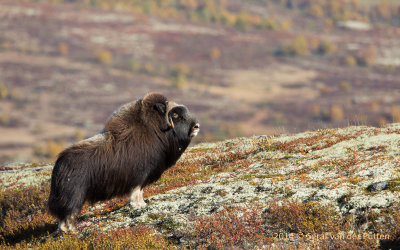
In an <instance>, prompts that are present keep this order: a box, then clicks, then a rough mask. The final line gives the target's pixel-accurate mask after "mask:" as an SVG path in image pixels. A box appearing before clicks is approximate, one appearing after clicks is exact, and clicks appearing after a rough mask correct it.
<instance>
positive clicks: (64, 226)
mask: <svg viewBox="0 0 400 250" xmlns="http://www.w3.org/2000/svg"><path fill="white" fill-rule="evenodd" d="M58 229H59V230H60V231H61V232H64V233H66V232H68V228H67V224H66V223H65V220H61V221H60V222H59V223H58Z"/></svg>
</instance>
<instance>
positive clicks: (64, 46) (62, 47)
mask: <svg viewBox="0 0 400 250" xmlns="http://www.w3.org/2000/svg"><path fill="white" fill-rule="evenodd" d="M58 52H59V53H60V54H61V55H64V56H65V55H67V54H68V45H67V44H66V43H60V44H59V45H58Z"/></svg>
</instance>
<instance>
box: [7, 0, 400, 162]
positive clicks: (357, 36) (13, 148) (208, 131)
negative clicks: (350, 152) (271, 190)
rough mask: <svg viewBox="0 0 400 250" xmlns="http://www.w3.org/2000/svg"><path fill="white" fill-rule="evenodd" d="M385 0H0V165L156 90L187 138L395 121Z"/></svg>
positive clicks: (77, 135) (398, 83) (391, 26)
mask: <svg viewBox="0 0 400 250" xmlns="http://www.w3.org/2000/svg"><path fill="white" fill-rule="evenodd" d="M399 69H400V3H399V2H398V1H396V0H392V1H390V0H387V1H384V0H382V1H380V0H246V1H244V0H118V1H114V0H64V1H63V0H42V1H34V0H24V1H17V0H0V166H1V165H3V164H4V163H8V162H15V161H49V162H52V161H54V159H55V157H56V155H57V153H59V152H60V150H62V149H63V148H64V147H65V146H68V145H69V144H71V143H73V142H76V141H77V140H81V139H83V138H87V137H90V136H92V135H94V134H95V133H97V132H98V131H99V130H101V128H102V126H103V125H104V122H105V120H106V119H107V117H108V116H109V115H110V114H111V112H112V111H113V110H114V109H116V108H117V107H118V106H119V105H121V104H124V103H126V102H129V101H132V100H135V99H137V98H140V97H142V96H143V95H144V94H145V93H147V92H149V91H159V92H162V93H164V94H165V95H166V96H168V97H169V98H170V99H173V100H175V101H177V102H178V103H183V104H186V105H187V106H188V107H189V109H190V110H191V111H192V112H193V113H195V114H196V115H197V116H198V117H199V119H200V121H201V124H202V131H201V133H200V135H199V137H198V138H196V141H195V142H201V141H215V140H220V139H224V138H230V137H235V136H249V135H258V134H267V135H274V134H280V133H295V132H301V131H305V130H311V129H318V128H326V127H342V126H348V125H373V126H380V125H383V124H385V123H388V122H400V70H399Z"/></svg>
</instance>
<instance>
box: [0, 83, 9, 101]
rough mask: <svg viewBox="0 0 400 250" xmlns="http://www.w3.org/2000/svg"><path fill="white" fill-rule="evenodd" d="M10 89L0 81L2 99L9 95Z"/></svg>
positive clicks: (0, 96) (0, 97)
mask: <svg viewBox="0 0 400 250" xmlns="http://www.w3.org/2000/svg"><path fill="white" fill-rule="evenodd" d="M9 93H10V91H9V90H8V87H7V86H6V85H5V84H4V83H2V82H0V99H5V98H7V97H8V95H9Z"/></svg>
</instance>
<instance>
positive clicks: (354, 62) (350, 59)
mask: <svg viewBox="0 0 400 250" xmlns="http://www.w3.org/2000/svg"><path fill="white" fill-rule="evenodd" d="M343 63H344V64H345V65H347V66H355V65H357V60H356V59H355V58H354V56H346V57H345V58H344V60H343Z"/></svg>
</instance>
